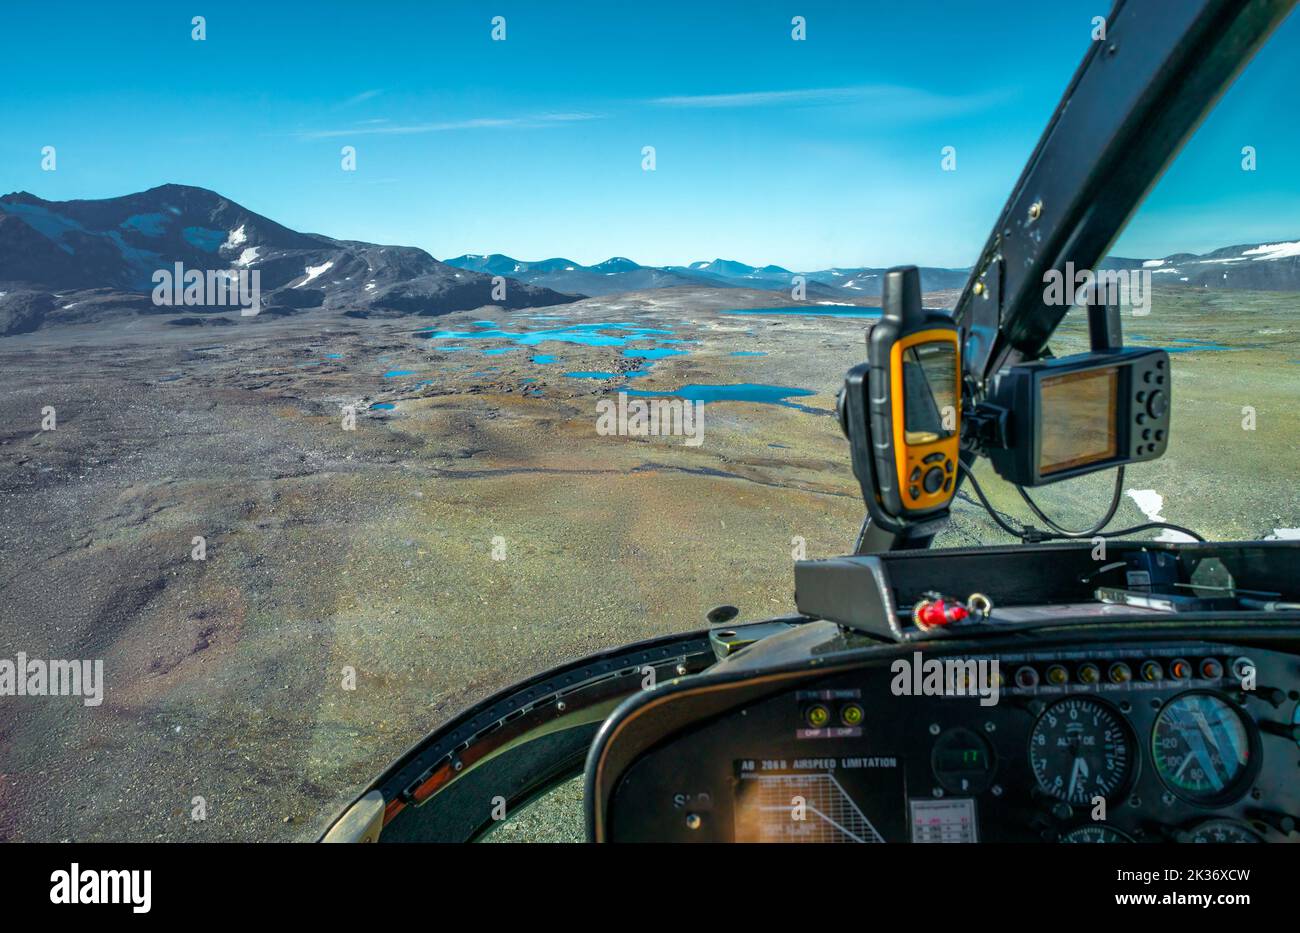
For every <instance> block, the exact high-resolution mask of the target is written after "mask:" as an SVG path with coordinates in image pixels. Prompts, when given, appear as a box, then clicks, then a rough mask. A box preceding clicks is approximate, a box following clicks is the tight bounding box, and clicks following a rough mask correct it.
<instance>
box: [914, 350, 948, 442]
mask: <svg viewBox="0 0 1300 933" xmlns="http://www.w3.org/2000/svg"><path fill="white" fill-rule="evenodd" d="M956 431H957V352H956V350H955V348H954V345H953V344H951V343H948V342H946V341H935V342H933V343H921V344H917V345H916V346H914V347H909V348H908V349H907V350H905V351H904V352H903V432H904V439H905V440H906V441H907V443H909V444H929V443H932V442H934V441H937V440H940V439H941V438H945V437H951V436H952V435H953V434H955V433H956Z"/></svg>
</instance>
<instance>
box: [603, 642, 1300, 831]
mask: <svg viewBox="0 0 1300 933" xmlns="http://www.w3.org/2000/svg"><path fill="white" fill-rule="evenodd" d="M1298 685H1300V659H1298V658H1297V657H1296V656H1295V655H1291V654H1287V653H1282V652H1277V651H1269V650H1263V649H1259V648H1256V647H1250V648H1238V647H1234V646H1231V645H1224V644H1214V643H1203V642H1186V641H1184V642H1170V643H1167V644H1161V643H1150V644H1134V643H1127V644H1123V645H1120V646H1116V647H1113V648H1105V649H1097V648H1093V649H1075V648H1068V649H1060V650H1036V651H1030V652H1001V653H989V654H982V655H981V654H963V655H960V656H956V655H951V654H949V655H945V654H944V653H943V652H941V651H938V650H937V649H935V648H930V649H927V651H926V652H925V653H924V654H923V653H922V652H920V651H914V652H911V653H901V652H894V653H893V654H892V655H891V656H890V657H889V658H888V659H881V660H878V661H872V662H868V663H864V664H862V665H861V666H858V667H855V668H853V669H850V670H844V671H838V672H829V671H828V672H825V673H821V674H817V673H816V672H809V671H807V670H804V671H801V672H798V673H789V672H787V673H786V674H783V675H780V676H760V675H755V676H753V677H751V678H748V679H743V680H738V681H735V682H734V683H733V684H731V685H730V686H723V685H721V684H712V685H706V684H702V685H701V686H700V687H699V688H697V689H695V690H692V689H691V687H690V685H689V684H684V685H683V687H682V689H681V691H680V692H679V694H678V696H677V697H676V698H673V697H671V696H670V697H665V698H664V700H663V701H660V702H658V703H655V704H651V703H646V704H644V706H645V709H646V710H647V711H653V717H658V721H659V722H660V723H675V724H676V725H675V726H671V725H670V726H669V727H668V729H667V731H666V734H664V735H662V736H660V737H658V738H657V739H656V740H655V741H654V742H653V744H652V746H650V747H648V749H647V750H646V751H644V753H642V754H639V755H637V756H636V757H635V758H634V759H632V760H630V761H628V762H627V763H626V766H625V767H621V768H620V769H619V770H618V774H617V776H614V775H610V781H611V783H610V785H609V786H610V788H611V792H610V793H609V795H608V802H607V805H606V806H604V808H603V810H602V812H601V813H600V816H599V819H598V820H597V833H596V835H597V837H598V838H602V837H603V838H607V839H611V840H619V839H625V840H656V841H679V842H689V841H696V840H698V841H710V842H730V841H738V842H787V843H789V842H1004V841H1011V842H1061V843H1076V842H1079V843H1090V842H1111V843H1130V842H1265V841H1268V842H1283V841H1292V842H1295V841H1300V832H1297V831H1296V825H1297V820H1300V741H1298V736H1300V730H1297V728H1296V723H1297V722H1300V704H1298V703H1297V701H1298V700H1300V692H1297V689H1296V688H1297V686H1298ZM728 694H730V695H728ZM674 704H687V705H686V706H679V708H678V709H676V710H673V706H674ZM692 706H693V707H694V708H691V707H692ZM634 714H635V710H634V711H633V714H632V715H629V716H628V717H625V718H626V719H627V722H626V723H625V724H626V725H627V726H628V727H629V729H630V728H632V727H639V728H640V730H641V731H642V732H646V731H647V730H652V725H647V724H646V723H645V721H644V720H643V721H642V722H641V723H638V722H637V719H636V716H635V715H634ZM616 718H617V717H616ZM647 734H648V733H647ZM598 752H599V749H597V750H595V751H593V759H592V760H593V761H599V755H598V754H597V753H598Z"/></svg>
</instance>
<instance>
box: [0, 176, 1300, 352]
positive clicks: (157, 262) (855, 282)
mask: <svg viewBox="0 0 1300 933" xmlns="http://www.w3.org/2000/svg"><path fill="white" fill-rule="evenodd" d="M176 263H181V264H183V266H184V268H185V269H189V270H194V269H197V270H226V272H228V273H238V272H243V271H250V272H251V271H253V270H256V271H257V272H258V274H259V276H260V284H261V295H262V298H261V309H262V310H261V315H262V316H268V317H271V318H274V317H276V316H280V315H287V314H295V313H299V312H303V311H309V310H315V309H320V310H324V311H327V312H328V311H332V312H335V313H339V314H344V315H348V316H351V317H371V316H376V315H439V314H447V313H450V312H452V311H461V310H469V309H472V308H477V307H482V306H485V305H498V306H502V307H506V308H524V307H539V306H544V305H554V304H562V303H565V302H571V301H576V300H578V299H579V298H582V297H585V296H589V295H610V294H617V293H620V292H629V291H640V290H644V289H654V288H672V287H676V286H688V285H689V286H697V287H698V286H706V287H713V288H747V289H758V290H762V291H773V292H780V293H783V294H784V295H785V296H787V297H788V296H789V295H790V292H791V289H792V288H794V285H795V279H796V276H802V277H803V281H804V288H805V293H806V297H807V298H809V299H815V300H822V301H825V300H828V299H829V300H836V301H842V302H845V303H861V302H862V300H863V299H870V298H875V297H878V296H879V295H880V283H881V279H882V276H883V275H884V272H885V269H884V268H878V267H852V268H831V269H821V270H815V271H803V272H796V271H792V270H790V269H786V268H783V267H781V266H776V265H766V266H751V265H747V264H745V263H743V262H736V261H735V260H729V259H715V260H713V261H712V262H694V263H691V264H690V265H686V266H643V265H640V264H639V263H636V262H634V261H632V260H631V259H626V258H624V257H621V256H615V257H613V258H611V259H607V260H605V261H604V262H601V263H597V264H595V265H591V266H584V265H582V264H581V263H577V262H574V261H572V260H569V259H563V258H553V259H544V260H541V261H539V262H523V261H520V260H517V259H513V258H511V257H509V256H504V255H501V254H500V253H493V254H491V255H486V256H477V255H465V256H457V257H456V258H455V259H448V260H446V261H444V262H439V261H438V260H436V259H434V258H433V257H432V256H430V255H429V254H428V253H426V252H425V251H424V250H422V249H417V248H415V247H410V246H380V245H376V244H374V243H363V242H360V241H356V240H336V239H333V238H332V237H327V236H322V235H320V234H315V233H299V232H297V231H295V230H291V229H289V228H288V227H285V226H282V225H281V224H278V223H276V222H275V221H273V220H270V219H269V218H266V217H263V216H261V215H260V214H255V213H253V212H252V211H250V210H248V209H247V208H245V207H242V206H240V205H239V204H236V203H235V202H234V201H231V200H229V199H227V198H224V197H222V196H221V195H219V194H217V193H216V192H213V191H209V190H207V189H205V188H194V187H189V186H185V185H162V186H160V187H157V188H150V189H149V190H148V191H142V192H139V193H137V194H131V195H126V196H125V197H120V198H108V199H105V200H99V201H45V200H42V199H41V198H38V197H36V196H34V195H31V194H28V193H26V192H19V193H17V194H8V195H4V196H3V197H0V336H6V335H9V334H17V333H25V332H28V331H33V330H37V329H39V328H41V327H45V326H50V325H57V324H77V323H90V322H95V321H101V320H108V319H112V318H116V317H121V316H123V315H129V314H167V315H171V316H172V317H171V322H172V323H183V324H204V323H230V320H229V319H230V317H231V314H230V313H229V312H231V310H232V309H231V308H229V307H222V306H204V305H198V306H194V305H186V306H175V305H173V306H159V305H158V304H156V303H155V302H154V301H153V300H152V297H151V292H152V291H153V289H154V284H155V283H154V281H153V276H154V274H155V273H156V272H158V271H159V270H163V269H166V270H170V269H173V268H174V266H175V264H176ZM1103 266H1104V267H1106V268H1117V269H1143V268H1145V269H1148V270H1150V272H1151V274H1152V280H1153V281H1154V282H1156V283H1159V284H1172V285H1182V286H1190V287H1201V288H1244V289H1264V290H1277V291H1296V292H1300V241H1297V242H1274V243H1255V244H1244V245H1238V246H1228V247H1224V248H1222V249H1217V250H1215V251H1213V252H1211V253H1206V254H1204V255H1195V254H1192V253H1176V254H1173V255H1171V256H1165V257H1163V258H1160V259H1145V260H1144V259H1126V258H1122V257H1111V258H1109V259H1107V260H1106V261H1105V263H1103ZM223 274H225V273H223ZM968 275H969V270H968V269H944V268H929V267H923V268H922V269H921V287H922V289H923V290H924V291H925V292H936V291H944V290H949V289H958V288H961V287H962V286H963V285H964V284H965V282H966V278H967V276H968ZM497 276H501V277H504V278H505V279H506V280H507V281H506V289H505V296H504V297H502V298H497V297H494V287H493V280H494V278H495V277H497ZM214 312H227V313H226V314H216V313H214ZM262 316H259V319H262V320H265V319H266V317H262Z"/></svg>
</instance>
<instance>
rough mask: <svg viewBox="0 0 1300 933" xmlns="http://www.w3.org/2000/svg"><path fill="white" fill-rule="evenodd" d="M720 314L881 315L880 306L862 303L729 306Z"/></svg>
mask: <svg viewBox="0 0 1300 933" xmlns="http://www.w3.org/2000/svg"><path fill="white" fill-rule="evenodd" d="M718 313H719V314H798V315H804V316H813V317H880V309H879V308H867V307H863V306H862V305H807V306H804V307H800V306H793V307H788V308H729V309H728V310H726V311H719V312H718Z"/></svg>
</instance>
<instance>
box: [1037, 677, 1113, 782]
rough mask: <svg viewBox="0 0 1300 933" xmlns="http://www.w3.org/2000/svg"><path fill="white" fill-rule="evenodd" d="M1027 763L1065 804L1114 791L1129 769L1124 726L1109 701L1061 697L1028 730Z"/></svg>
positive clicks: (1039, 780) (1038, 778)
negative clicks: (1062, 698) (1030, 729)
mask: <svg viewBox="0 0 1300 933" xmlns="http://www.w3.org/2000/svg"><path fill="white" fill-rule="evenodd" d="M1029 766H1030V768H1032V769H1033V772H1034V777H1035V778H1036V779H1037V780H1038V786H1039V787H1040V788H1041V789H1042V790H1043V791H1044V792H1046V793H1048V794H1050V795H1051V796H1053V797H1055V798H1057V799H1058V800H1064V801H1066V802H1067V803H1074V804H1090V803H1092V801H1093V799H1094V798H1096V797H1104V798H1107V799H1109V798H1110V797H1112V796H1114V795H1116V794H1118V793H1119V792H1120V791H1121V790H1122V789H1124V787H1125V786H1126V785H1127V784H1128V780H1129V776H1130V774H1131V773H1132V770H1133V741H1132V738H1131V733H1130V731H1129V728H1128V726H1127V725H1126V724H1125V722H1124V720H1123V719H1122V718H1121V717H1120V714H1119V713H1118V712H1117V711H1116V709H1115V708H1114V707H1113V706H1111V705H1110V704H1109V703H1103V702H1102V701H1101V700H1094V699H1089V698H1086V697H1066V698H1065V699H1064V700H1057V701H1056V702H1055V703H1053V704H1052V705H1051V706H1049V707H1047V709H1045V710H1043V713H1042V715H1041V716H1039V717H1038V721H1037V722H1036V723H1034V729H1033V731H1032V732H1031V733H1030V734H1029Z"/></svg>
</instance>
